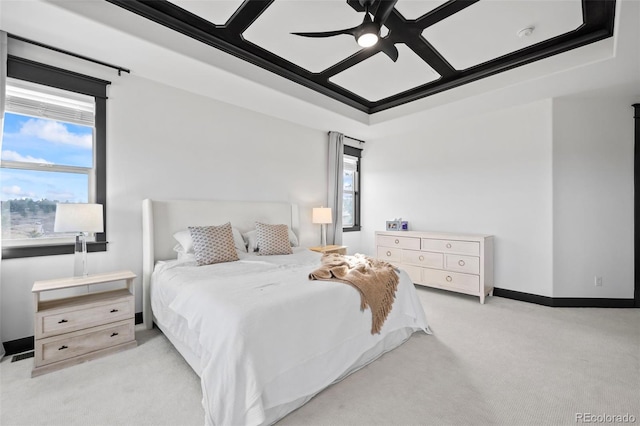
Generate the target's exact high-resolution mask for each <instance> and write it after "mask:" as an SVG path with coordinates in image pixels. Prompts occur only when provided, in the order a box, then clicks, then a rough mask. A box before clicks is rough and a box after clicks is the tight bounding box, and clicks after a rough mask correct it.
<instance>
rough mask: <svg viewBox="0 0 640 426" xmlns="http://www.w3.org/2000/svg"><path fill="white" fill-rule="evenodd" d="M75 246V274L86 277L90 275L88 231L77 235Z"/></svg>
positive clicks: (75, 275)
mask: <svg viewBox="0 0 640 426" xmlns="http://www.w3.org/2000/svg"><path fill="white" fill-rule="evenodd" d="M74 247H75V249H74V259H73V276H74V277H86V276H87V275H89V271H88V269H87V233H85V232H82V233H80V234H78V235H76V243H75V245H74Z"/></svg>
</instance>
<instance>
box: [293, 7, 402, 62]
mask: <svg viewBox="0 0 640 426" xmlns="http://www.w3.org/2000/svg"><path fill="white" fill-rule="evenodd" d="M359 2H360V5H361V6H362V7H364V20H363V21H362V24H360V25H358V26H357V27H353V28H346V29H344V30H336V31H325V32H313V33H298V32H296V33H291V34H294V35H298V36H302V37H315V38H322V37H333V36H337V35H341V34H349V35H352V36H353V37H354V38H355V39H356V42H357V43H358V45H360V46H361V47H371V46H374V45H376V44H378V43H380V50H381V51H382V52H384V53H385V54H386V55H387V56H388V57H389V58H391V60H392V61H393V62H395V61H397V60H398V49H396V47H395V46H394V44H393V42H391V41H390V40H389V36H388V35H387V37H385V38H381V37H380V29H381V28H382V26H383V25H384V23H385V22H386V20H387V18H388V17H389V15H390V14H391V11H392V10H393V7H394V6H395V4H396V3H397V2H398V0H359ZM373 6H376V7H377V8H376V9H375V12H374V13H373V19H371V16H370V13H369V10H370V9H372V8H373Z"/></svg>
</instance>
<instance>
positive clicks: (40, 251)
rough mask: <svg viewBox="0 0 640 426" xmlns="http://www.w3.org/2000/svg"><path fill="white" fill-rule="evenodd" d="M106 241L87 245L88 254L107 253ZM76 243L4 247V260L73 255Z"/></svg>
mask: <svg viewBox="0 0 640 426" xmlns="http://www.w3.org/2000/svg"><path fill="white" fill-rule="evenodd" d="M107 244H108V243H107V242H106V241H96V242H88V243H87V252H89V253H93V252H98V251H107ZM73 253H74V243H66V244H47V245H41V246H39V245H34V246H21V247H3V248H2V260H7V259H19V258H22V257H36V256H55V255H58V254H73Z"/></svg>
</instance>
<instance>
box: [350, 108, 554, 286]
mask: <svg viewBox="0 0 640 426" xmlns="http://www.w3.org/2000/svg"><path fill="white" fill-rule="evenodd" d="M551 133H552V132H551V101H540V102H536V103H532V104H528V105H525V106H520V107H515V108H510V109H507V110H502V111H497V112H491V113H487V114H478V115H475V116H472V117H468V118H467V119H460V120H453V121H448V122H442V123H439V124H437V125H430V126H427V127H425V128H424V129H423V130H422V131H421V132H412V133H409V134H403V135H398V136H396V137H393V138H385V139H379V140H374V141H367V151H366V156H365V160H364V164H363V169H364V172H363V182H362V187H363V192H364V195H363V199H362V211H363V223H364V224H365V226H364V227H363V235H362V242H363V243H362V244H363V245H362V247H361V248H360V249H361V250H363V251H367V252H368V253H373V251H374V232H375V231H376V230H382V229H384V226H385V221H386V220H389V219H393V218H396V217H402V218H403V219H404V220H408V221H409V226H410V229H413V230H425V231H445V232H469V233H484V234H491V235H494V236H495V259H496V261H495V274H496V276H495V281H496V282H495V284H496V287H500V288H504V289H510V290H516V291H521V292H526V293H534V294H539V295H543V296H551V295H552V204H551V202H552V169H551V151H552V146H551V142H552V141H551Z"/></svg>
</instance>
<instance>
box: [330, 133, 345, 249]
mask: <svg viewBox="0 0 640 426" xmlns="http://www.w3.org/2000/svg"><path fill="white" fill-rule="evenodd" d="M343 155H344V135H343V134H342V133H338V132H329V170H328V173H327V176H328V184H327V198H328V200H327V206H328V207H331V214H332V215H333V223H332V224H330V225H329V226H328V228H327V244H329V245H330V244H337V245H341V244H342V178H343Z"/></svg>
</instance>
